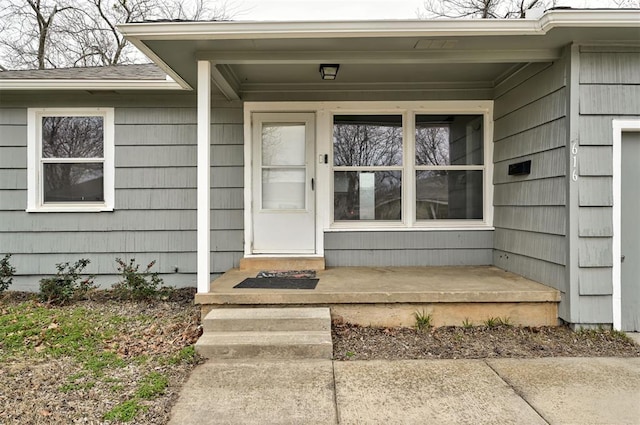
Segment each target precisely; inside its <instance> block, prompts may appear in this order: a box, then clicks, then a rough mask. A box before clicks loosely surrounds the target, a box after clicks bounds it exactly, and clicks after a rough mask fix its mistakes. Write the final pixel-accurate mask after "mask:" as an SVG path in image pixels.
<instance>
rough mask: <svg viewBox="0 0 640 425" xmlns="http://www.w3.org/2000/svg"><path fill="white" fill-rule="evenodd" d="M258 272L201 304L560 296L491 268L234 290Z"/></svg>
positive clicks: (350, 275) (392, 272) (324, 278)
mask: <svg viewBox="0 0 640 425" xmlns="http://www.w3.org/2000/svg"><path fill="white" fill-rule="evenodd" d="M255 275H256V271H255V270H238V269H232V270H229V271H228V272H226V273H225V274H224V275H222V276H221V277H219V278H218V279H216V280H214V281H213V282H211V285H210V286H209V293H206V294H196V303H197V304H280V303H287V304H335V303H358V304H367V303H374V304H378V303H420V302H429V303H437V302H448V303H456V302H457V303H465V302H558V301H560V292H559V291H557V290H555V289H553V288H550V287H548V286H545V285H542V284H540V283H537V282H534V281H532V280H529V279H526V278H524V277H522V276H519V275H517V274H514V273H510V272H506V271H504V270H502V269H499V268H497V267H493V266H465V267H336V268H330V269H326V270H319V271H317V277H318V278H319V279H320V280H319V282H318V285H317V286H316V289H314V290H301V289H249V288H243V289H236V288H233V287H234V286H235V285H237V284H238V283H240V282H241V281H242V280H244V279H245V278H248V277H255Z"/></svg>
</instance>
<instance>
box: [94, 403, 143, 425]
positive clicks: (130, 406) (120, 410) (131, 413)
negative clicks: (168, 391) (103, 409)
mask: <svg viewBox="0 0 640 425" xmlns="http://www.w3.org/2000/svg"><path fill="white" fill-rule="evenodd" d="M146 409H148V407H147V406H143V405H141V404H140V402H139V401H138V399H135V398H134V399H131V400H127V401H125V402H123V403H120V404H118V405H117V406H115V407H114V408H113V409H111V410H109V411H108V412H107V413H105V415H104V417H103V419H105V420H107V421H120V422H130V421H132V420H133V419H135V417H136V415H137V414H138V412H141V411H143V410H146Z"/></svg>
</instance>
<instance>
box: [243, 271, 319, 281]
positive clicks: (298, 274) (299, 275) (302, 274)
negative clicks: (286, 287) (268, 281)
mask: <svg viewBox="0 0 640 425" xmlns="http://www.w3.org/2000/svg"><path fill="white" fill-rule="evenodd" d="M256 277H290V278H296V279H303V278H314V277H316V271H315V270H262V271H261V272H260V273H258V275H257V276H256Z"/></svg>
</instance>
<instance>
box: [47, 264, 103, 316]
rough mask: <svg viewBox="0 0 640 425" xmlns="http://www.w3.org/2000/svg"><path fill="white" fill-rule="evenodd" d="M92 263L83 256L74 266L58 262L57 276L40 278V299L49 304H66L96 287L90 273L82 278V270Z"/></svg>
mask: <svg viewBox="0 0 640 425" xmlns="http://www.w3.org/2000/svg"><path fill="white" fill-rule="evenodd" d="M89 263H90V261H89V260H87V259H86V258H81V259H79V260H78V261H76V262H75V264H73V265H72V266H70V265H69V263H68V262H66V263H60V264H56V269H57V270H58V272H57V273H56V275H55V276H53V277H49V278H45V279H42V280H40V300H41V301H43V302H46V303H49V304H59V305H62V304H66V303H68V302H70V301H72V300H73V299H75V298H78V297H80V296H82V295H84V294H85V293H87V292H88V291H89V290H90V289H93V288H95V285H94V284H93V278H94V277H95V276H93V275H89V276H87V277H86V278H84V279H82V276H81V275H80V274H81V273H82V270H84V268H85V267H87V265H88V264H89Z"/></svg>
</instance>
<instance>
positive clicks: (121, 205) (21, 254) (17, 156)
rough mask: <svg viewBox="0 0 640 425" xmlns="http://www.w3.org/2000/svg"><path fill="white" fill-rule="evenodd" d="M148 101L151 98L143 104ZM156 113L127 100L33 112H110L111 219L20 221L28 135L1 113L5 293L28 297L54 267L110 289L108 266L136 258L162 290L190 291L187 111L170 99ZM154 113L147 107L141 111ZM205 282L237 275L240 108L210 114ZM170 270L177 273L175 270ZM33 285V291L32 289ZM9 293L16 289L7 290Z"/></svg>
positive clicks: (20, 122)
mask: <svg viewBox="0 0 640 425" xmlns="http://www.w3.org/2000/svg"><path fill="white" fill-rule="evenodd" d="M151 97H152V98H153V96H151ZM162 99H163V102H161V103H160V104H162V105H167V106H162V107H158V106H157V105H158V103H155V105H156V106H151V105H149V104H145V103H143V102H146V100H139V99H138V98H135V97H131V96H119V97H114V98H112V99H110V100H109V102H105V103H101V104H99V105H96V104H95V103H89V100H85V102H86V103H85V104H82V102H79V101H78V100H77V99H75V100H74V99H72V98H69V99H67V101H65V99H64V98H62V99H60V98H58V99H57V100H55V101H52V102H51V104H42V102H41V101H40V102H36V101H34V102H33V104H36V103H37V104H38V105H37V106H39V107H47V106H50V107H64V106H87V105H90V106H105V107H111V106H115V167H116V170H115V211H113V212H102V213H26V212H25V208H26V202H27V201H26V200H27V158H26V152H27V128H26V125H27V123H26V116H27V108H26V107H25V106H20V107H11V106H9V105H10V104H11V103H12V102H15V103H20V102H22V103H26V104H27V105H30V104H31V102H30V101H29V100H28V99H27V100H22V101H20V100H13V101H12V100H11V99H10V97H7V98H5V99H3V102H2V105H0V252H1V253H5V252H7V253H12V254H13V257H12V263H13V264H14V265H15V267H16V268H17V271H18V277H17V279H16V280H15V282H16V283H14V289H20V286H22V287H23V288H25V289H35V288H36V287H37V286H35V285H37V279H39V278H40V277H41V276H43V275H48V274H52V273H54V272H55V264H57V263H60V262H66V261H75V260H77V259H79V258H89V259H90V260H91V264H90V266H89V267H88V272H90V273H95V274H97V275H98V276H99V280H101V281H102V282H105V283H108V282H111V283H113V282H115V276H113V275H114V273H116V267H115V261H114V260H115V258H116V257H122V258H123V259H129V258H135V259H136V262H138V263H140V264H141V265H146V264H147V263H148V262H150V261H152V260H156V265H155V266H154V268H153V270H155V271H158V272H160V273H161V275H162V277H163V278H165V281H166V282H168V283H171V284H175V285H179V286H193V285H195V273H196V246H197V244H196V143H197V142H196V128H197V122H196V117H197V114H196V108H195V97H193V96H190V97H189V98H185V97H184V96H182V97H180V96H178V100H177V101H176V102H175V103H174V105H178V106H172V103H171V100H170V98H162ZM150 103H152V104H153V103H154V102H150ZM211 116H212V126H211V155H212V168H211V174H212V175H211V196H212V201H211V251H212V273H213V274H219V273H223V272H224V271H226V270H228V269H230V268H232V267H234V266H237V265H238V262H239V258H241V256H242V252H243V246H242V240H243V226H244V222H243V220H242V217H243V215H242V210H243V189H242V188H243V180H244V176H243V170H244V169H243V124H242V104H241V103H235V104H232V103H228V102H226V101H222V102H219V103H217V102H214V103H213V105H212V115H211ZM175 267H177V268H178V273H175V272H174V268H175ZM34 283H35V285H34ZM16 285H18V286H16Z"/></svg>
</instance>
